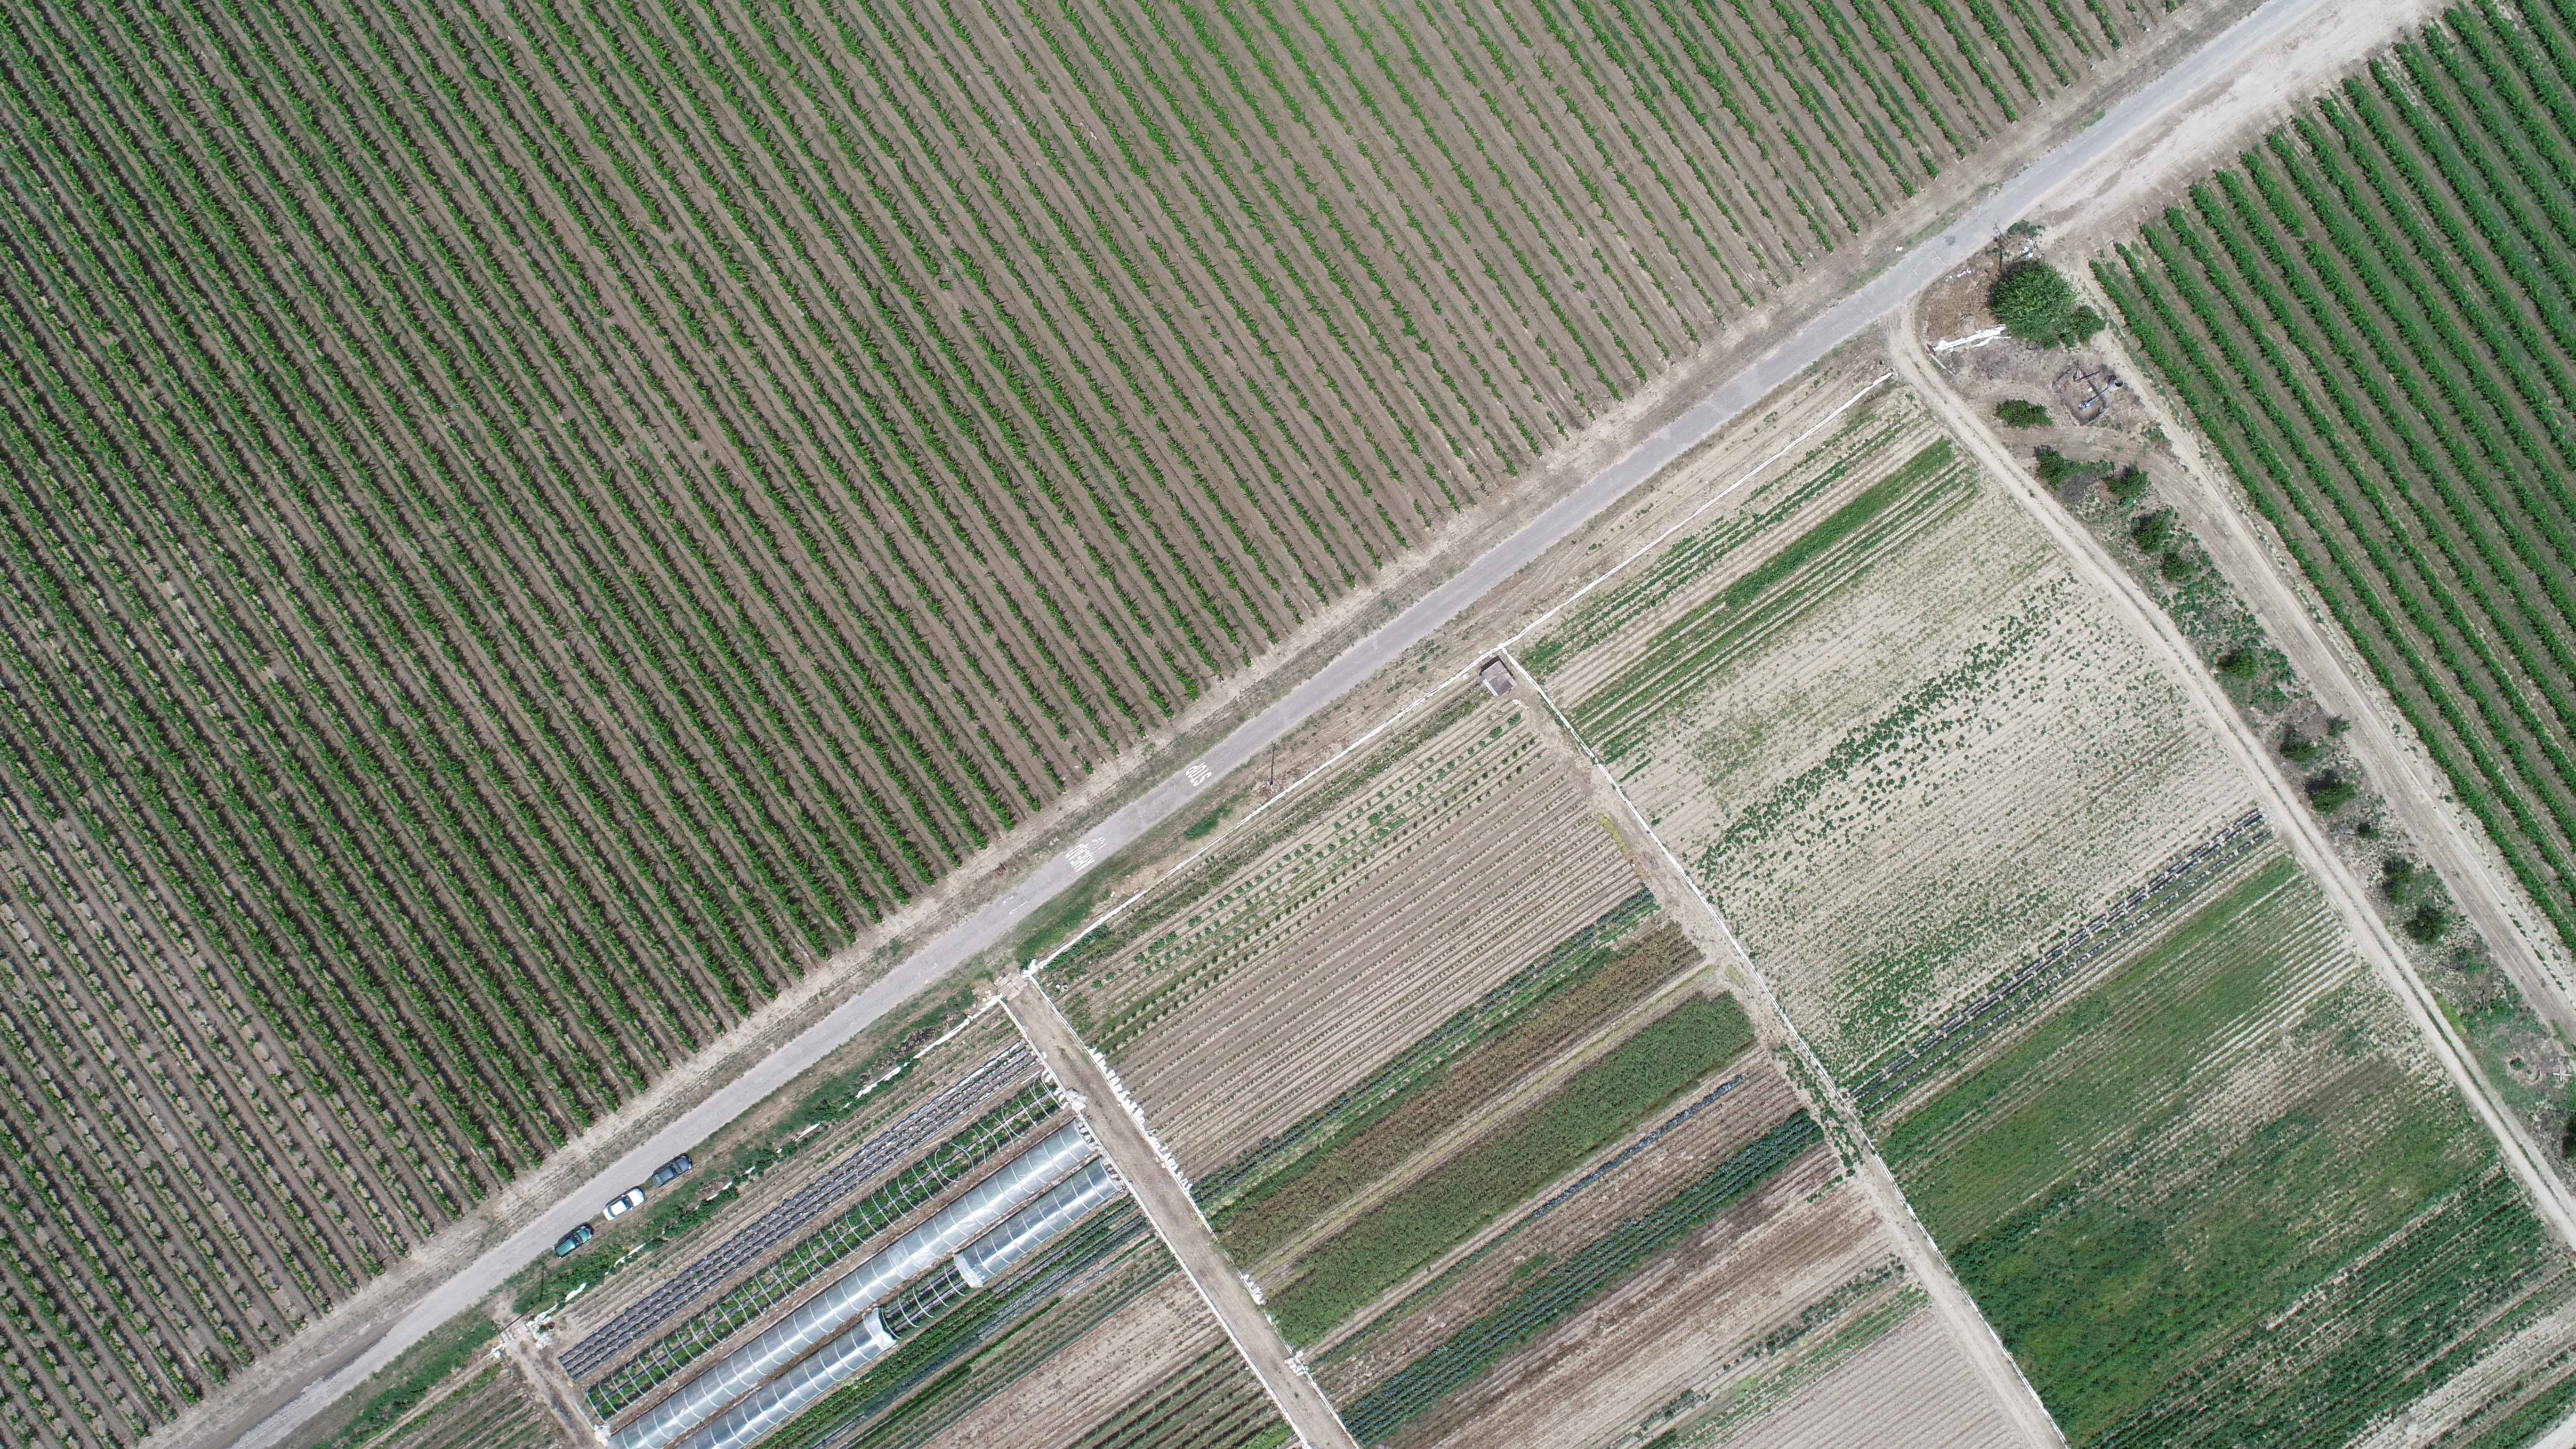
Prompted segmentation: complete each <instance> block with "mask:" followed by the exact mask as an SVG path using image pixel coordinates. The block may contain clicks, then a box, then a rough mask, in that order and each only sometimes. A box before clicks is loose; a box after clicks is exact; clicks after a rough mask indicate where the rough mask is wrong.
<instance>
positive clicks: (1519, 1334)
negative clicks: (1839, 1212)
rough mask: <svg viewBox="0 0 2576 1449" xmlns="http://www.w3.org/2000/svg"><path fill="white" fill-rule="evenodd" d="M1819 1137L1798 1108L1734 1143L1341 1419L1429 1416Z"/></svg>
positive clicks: (1375, 1429)
mask: <svg viewBox="0 0 2576 1449" xmlns="http://www.w3.org/2000/svg"><path fill="white" fill-rule="evenodd" d="M1821 1140H1822V1136H1821V1134H1819V1133H1818V1132H1817V1131H1816V1124H1815V1123H1814V1122H1813V1121H1812V1120H1810V1119H1809V1118H1808V1116H1807V1114H1806V1111H1805V1110H1804V1109H1803V1108H1802V1109H1800V1110H1799V1111H1797V1112H1795V1113H1793V1114H1791V1115H1790V1117H1789V1118H1788V1120H1786V1121H1784V1122H1782V1123H1781V1124H1780V1125H1779V1126H1777V1127H1774V1128H1772V1129H1771V1130H1770V1131H1769V1132H1766V1133H1764V1134H1763V1135H1762V1136H1761V1137H1760V1138H1758V1139H1756V1140H1755V1141H1753V1142H1751V1143H1748V1144H1746V1145H1745V1146H1744V1147H1742V1148H1739V1149H1738V1150H1737V1151H1736V1152H1735V1153H1734V1154H1733V1155H1732V1156H1730V1157H1728V1158H1727V1159H1726V1160H1725V1161H1724V1162H1721V1163H1719V1164H1718V1165H1717V1166H1716V1167H1714V1168H1711V1169H1710V1170H1709V1172H1708V1174H1707V1175H1706V1176H1704V1177H1702V1178H1700V1180H1699V1181H1697V1182H1694V1183H1692V1184H1691V1185H1690V1186H1688V1187H1686V1188H1683V1189H1682V1190H1681V1191H1680V1192H1677V1193H1675V1194H1673V1195H1672V1196H1671V1197H1668V1198H1666V1199H1664V1201H1663V1202H1662V1203H1660V1204H1658V1205H1657V1206H1655V1207H1654V1208H1653V1209H1651V1210H1649V1211H1647V1212H1645V1213H1643V1214H1640V1215H1639V1216H1637V1217H1633V1218H1630V1219H1628V1220H1627V1221H1625V1222H1623V1223H1621V1224H1619V1226H1617V1227H1615V1228H1612V1229H1611V1230H1610V1231H1608V1232H1606V1233H1604V1234H1602V1235H1601V1236H1600V1237H1597V1238H1595V1239H1593V1240H1592V1241H1591V1242H1589V1243H1586V1244H1584V1245H1583V1246H1582V1247H1581V1248H1578V1249H1576V1250H1575V1251H1574V1252H1573V1253H1572V1254H1571V1255H1569V1256H1568V1257H1566V1259H1565V1260H1564V1261H1562V1262H1560V1263H1557V1264H1556V1265H1554V1266H1553V1267H1551V1268H1549V1269H1548V1270H1547V1271H1546V1272H1545V1273H1544V1274H1543V1275H1541V1276H1540V1278H1539V1279H1538V1281H1537V1282H1535V1283H1532V1284H1531V1285H1530V1286H1529V1287H1527V1288H1524V1289H1522V1290H1521V1291H1520V1292H1519V1293H1516V1294H1514V1295H1513V1296H1512V1297H1511V1299H1510V1300H1509V1301H1507V1302H1505V1303H1504V1304H1503V1305H1502V1306H1501V1307H1499V1308H1496V1309H1494V1310H1492V1311H1491V1312H1488V1313H1486V1314H1484V1315H1483V1316H1481V1317H1479V1318H1477V1319H1475V1320H1474V1321H1472V1322H1470V1323H1469V1324H1468V1325H1467V1326H1466V1327H1464V1328H1462V1329H1460V1330H1458V1332H1456V1333H1455V1334H1452V1335H1451V1336H1450V1337H1448V1338H1447V1339H1445V1340H1443V1341H1442V1342H1441V1344H1440V1345H1439V1347H1437V1348H1434V1349H1432V1350H1431V1351H1430V1352H1429V1353H1426V1354H1424V1355H1423V1356H1422V1357H1420V1358H1418V1359H1415V1360H1414V1361H1413V1362H1411V1363H1409V1364H1406V1365H1405V1366H1404V1367H1403V1368H1401V1369H1399V1370H1397V1371H1396V1373H1395V1376H1394V1377H1392V1378H1390V1379H1388V1380H1387V1381H1386V1382H1385V1383H1383V1384H1380V1385H1378V1386H1377V1387H1376V1388H1375V1389H1373V1390H1371V1391H1369V1393H1367V1394H1366V1395H1364V1396H1362V1397H1361V1398H1360V1400H1359V1401H1358V1402H1357V1403H1354V1404H1353V1405H1351V1407H1350V1408H1349V1409H1348V1410H1347V1411H1345V1412H1344V1413H1343V1415H1342V1422H1343V1423H1344V1424H1347V1425H1348V1426H1350V1431H1351V1434H1352V1435H1353V1437H1355V1438H1357V1439H1359V1440H1360V1441H1361V1442H1362V1443H1371V1442H1375V1441H1376V1440H1379V1439H1382V1438H1384V1437H1385V1436H1386V1435H1388V1434H1390V1433H1392V1432H1394V1431H1395V1430H1396V1429H1397V1428H1399V1427H1401V1426H1403V1425H1404V1424H1406V1423H1409V1422H1411V1421H1412V1420H1414V1419H1416V1418H1419V1417H1421V1416H1422V1415H1423V1414H1424V1413H1426V1412H1428V1411H1429V1410H1430V1408H1431V1406H1432V1405H1434V1404H1436V1403H1438V1402H1439V1401H1440V1400H1441V1399H1443V1398H1445V1397H1447V1396H1448V1395H1449V1394H1450V1393H1451V1392H1453V1391H1455V1390H1456V1389H1458V1388H1459V1387H1460V1386H1462V1385H1464V1384H1466V1383H1468V1382H1470V1381H1471V1380H1474V1379H1476V1378H1478V1377H1480V1376H1482V1375H1483V1374H1484V1373H1485V1371H1486V1370H1488V1369H1490V1368H1492V1367H1493V1366H1494V1364H1495V1363H1497V1362H1499V1361H1500V1360H1501V1359H1502V1357H1503V1356H1504V1355H1505V1354H1507V1353H1510V1352H1511V1351H1512V1350H1514V1349H1516V1348H1519V1347H1520V1346H1521V1345H1523V1344H1525V1343H1528V1342H1529V1341H1530V1340H1532V1339H1534V1338H1536V1337H1538V1336H1539V1334H1541V1333H1543V1332H1545V1331H1546V1330H1547V1328H1548V1327H1549V1326H1550V1325H1552V1324H1554V1323H1557V1322H1559V1321H1560V1320H1562V1319H1565V1318H1567V1317H1569V1316H1570V1315H1572V1314H1573V1313H1575V1312H1576V1311H1577V1310H1579V1309H1581V1308H1582V1307H1583V1306H1584V1305H1586V1304H1588V1303H1590V1302H1592V1301H1593V1300H1594V1299H1596V1298H1599V1297H1600V1296H1601V1295H1602V1294H1603V1293H1606V1292H1608V1291H1609V1290H1610V1289H1611V1288H1613V1287H1615V1286H1617V1285H1618V1284H1619V1283H1620V1282H1622V1281H1623V1280H1625V1279H1626V1278H1627V1277H1628V1275H1629V1274H1631V1273H1633V1272H1635V1271H1636V1270H1637V1269H1638V1268H1639V1267H1641V1266H1643V1265H1644V1264H1645V1262H1646V1261H1647V1260H1648V1259H1650V1258H1652V1257H1653V1256H1655V1255H1656V1254H1657V1253H1660V1252H1662V1251H1663V1250H1664V1249H1665V1248H1667V1247H1669V1246H1671V1245H1672V1244H1673V1243H1674V1242H1676V1241H1678V1240H1679V1239H1680V1238H1681V1237H1682V1236H1683V1235H1685V1234H1687V1233H1689V1232H1691V1231H1692V1230H1693V1229H1695V1228H1698V1227H1700V1226H1701V1225H1702V1224H1705V1223H1707V1222H1708V1221H1709V1220H1710V1219H1712V1218H1714V1217H1716V1216H1717V1215H1718V1214H1719V1213H1721V1212H1723V1211H1725V1210H1726V1209H1727V1207H1729V1206H1730V1205H1732V1204H1733V1203H1735V1202H1736V1201H1737V1200H1739V1199H1741V1198H1742V1197H1743V1196H1744V1195H1745V1194H1747V1193H1749V1192H1751V1191H1753V1189H1755V1188H1756V1187H1759V1186H1761V1185H1762V1183H1763V1182H1764V1181H1765V1180H1767V1179H1768V1178H1769V1177H1771V1175H1772V1174H1774V1173H1776V1172H1778V1171H1779V1170H1780V1169H1781V1168H1783V1167H1786V1166H1787V1165H1788V1164H1789V1163H1790V1162H1791V1161H1793V1160H1795V1159H1796V1158H1797V1157H1798V1155H1799V1154H1800V1153H1803V1152H1805V1151H1806V1150H1807V1149H1808V1148H1810V1147H1812V1146H1814V1145H1815V1144H1816V1143H1817V1142H1819V1141H1821Z"/></svg>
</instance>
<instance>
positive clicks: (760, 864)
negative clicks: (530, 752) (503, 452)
mask: <svg viewBox="0 0 2576 1449" xmlns="http://www.w3.org/2000/svg"><path fill="white" fill-rule="evenodd" d="M465 283H466V285H468V286H471V285H472V281H471V279H470V278H469V279H465ZM514 310H524V304H519V306H518V307H516V308H514ZM503 335H504V336H507V332H506V329H503ZM539 386H542V384H541V383H540V384H539ZM505 435H506V433H505V432H503V433H495V432H494V431H493V430H489V429H487V430H486V433H485V437H486V440H487V442H488V440H489V439H490V438H492V437H495V436H505ZM469 452H470V450H469ZM513 457H514V462H517V463H518V470H517V471H518V473H519V476H520V479H521V481H523V482H532V481H533V480H532V479H531V478H530V471H531V470H530V467H529V465H528V464H527V463H526V462H525V461H524V460H521V459H518V458H516V456H515V455H513ZM469 461H479V460H473V459H469ZM561 470H562V462H561V459H560V458H553V459H548V460H545V464H544V466H543V467H542V468H541V469H540V470H539V471H540V472H541V473H543V474H549V475H551V474H559V473H560V472H561ZM486 481H487V482H488V480H486ZM575 501H576V503H579V502H581V501H582V500H580V499H578V498H577V499H576V500H575ZM620 502H621V503H623V504H625V505H626V507H627V509H628V512H629V518H630V520H632V519H634V518H636V517H637V516H638V515H637V514H636V513H635V511H634V510H635V508H636V505H635V503H634V502H633V500H631V499H629V498H625V497H623V496H621V497H620ZM433 516H434V515H433ZM586 516H588V517H589V518H590V520H591V521H592V522H593V523H594V525H595V526H596V525H597V522H598V520H597V515H596V510H595V509H591V510H587V511H586ZM648 537H649V535H648ZM660 561H661V562H662V563H663V565H664V568H665V569H666V570H667V569H668V567H669V559H668V553H667V550H664V551H662V555H661V560H660ZM594 577H595V574H594ZM684 595H685V591H684ZM685 596H688V597H692V598H693V597H694V596H693V595H685ZM612 597H614V595H612ZM583 617H584V621H585V623H588V624H591V625H593V626H594V627H595V626H596V620H595V618H592V617H590V616H588V615H586V614H585V615H584V616H583ZM627 617H629V618H631V617H632V614H631V611H630V612H629V613H628V615H627ZM731 635H732V631H731V630H721V631H719V630H718V629H715V628H709V629H708V630H707V632H706V636H703V637H713V638H718V639H722V640H724V641H726V642H727V643H728V644H729V642H730V638H731ZM716 652H717V653H718V655H719V656H720V657H722V656H724V655H726V654H727V653H728V652H729V651H728V650H727V649H723V648H719V649H717V651H716ZM608 657H609V658H610V659H611V660H612V661H614V660H616V659H618V658H619V655H618V654H617V652H615V651H614V650H613V649H611V650H609V651H608ZM682 657H683V658H688V659H690V660H691V661H692V662H694V656H691V655H687V654H685V653H683V655H682ZM701 678H702V679H703V675H702V676H701ZM684 758H693V757H692V756H688V755H686V754H685V752H684ZM723 758H725V759H726V764H727V768H728V770H729V772H730V773H731V774H733V775H734V777H735V778H736V779H737V780H738V781H739V780H740V779H742V778H743V775H744V766H743V765H742V763H741V761H740V759H739V758H738V757H733V756H723ZM755 868H756V869H758V870H759V872H760V873H761V875H762V876H763V878H764V879H766V880H768V881H770V882H771V883H772V885H773V887H774V886H775V884H776V882H777V880H778V878H779V877H778V868H777V866H776V865H775V863H774V862H771V861H769V860H767V859H766V858H765V857H762V858H759V859H758V860H757V862H756V867H755ZM790 914H791V916H792V915H794V911H793V909H792V908H791V910H790Z"/></svg>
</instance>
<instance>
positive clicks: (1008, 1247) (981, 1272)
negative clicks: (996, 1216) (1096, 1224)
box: [957, 1159, 1127, 1288]
mask: <svg viewBox="0 0 2576 1449" xmlns="http://www.w3.org/2000/svg"><path fill="white" fill-rule="evenodd" d="M1126 1190H1127V1185H1126V1184H1125V1183H1123V1182H1120V1181H1119V1180H1118V1179H1117V1178H1116V1177H1114V1176H1112V1175H1110V1171H1109V1164H1108V1163H1106V1162H1101V1161H1098V1160H1096V1159H1095V1160H1094V1161H1093V1162H1092V1164H1091V1165H1090V1166H1089V1167H1086V1168H1084V1169H1083V1170H1082V1171H1080V1172H1077V1173H1075V1174H1074V1175H1073V1176H1071V1177H1068V1178H1066V1179H1065V1180H1064V1181H1062V1182H1060V1183H1057V1184H1056V1185H1055V1186H1054V1187H1053V1188H1052V1189H1050V1190H1049V1191H1048V1193H1047V1195H1046V1196H1044V1197H1042V1198H1039V1199H1038V1200H1037V1201H1036V1202H1033V1203H1030V1204H1029V1205H1028V1206H1027V1207H1024V1208H1022V1209H1020V1210H1019V1211H1018V1212H1015V1213H1013V1214H1011V1216H1010V1217H1009V1219H1008V1220H1006V1221H1005V1222H1003V1224H1002V1225H1001V1226H1000V1227H998V1228H995V1229H993V1230H992V1231H991V1232H989V1233H986V1234H985V1235H984V1236H982V1237H980V1238H977V1239H976V1240H975V1241H974V1242H972V1243H970V1244H968V1245H967V1246H966V1248H965V1250H964V1251H962V1252H960V1253H959V1254H958V1255H957V1276H959V1277H961V1278H963V1279H965V1280H966V1285H967V1286H968V1287H970V1288H981V1287H983V1286H984V1285H985V1284H987V1283H989V1282H991V1281H993V1279H994V1278H995V1277H997V1276H998V1275H1000V1274H1001V1273H1003V1272H1005V1271H1007V1270H1008V1269H1009V1268H1010V1266H1011V1265H1012V1264H1014V1263H1016V1262H1018V1261H1020V1260H1021V1259H1022V1258H1025V1257H1027V1256H1028V1255H1029V1254H1031V1253H1034V1252H1036V1251H1037V1250H1038V1249H1040V1248H1042V1247H1045V1246H1046V1245H1047V1244H1048V1243H1050V1242H1053V1241H1054V1240H1055V1237H1056V1235H1057V1234H1059V1233H1061V1232H1063V1231H1064V1230H1065V1229H1067V1228H1070V1227H1072V1226H1073V1225H1074V1224H1075V1223H1078V1222H1080V1221H1082V1219H1083V1217H1084V1216H1085V1215H1086V1214H1088V1213H1089V1212H1090V1211H1091V1210H1092V1209H1093V1208H1096V1207H1098V1206H1100V1205H1101V1204H1102V1203H1105V1202H1107V1201H1109V1200H1110V1199H1111V1198H1113V1197H1116V1196H1117V1195H1118V1194H1120V1193H1122V1192H1125V1191H1126Z"/></svg>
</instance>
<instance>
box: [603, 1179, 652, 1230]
mask: <svg viewBox="0 0 2576 1449" xmlns="http://www.w3.org/2000/svg"><path fill="white" fill-rule="evenodd" d="M643 1205H644V1189H642V1188H640V1187H630V1188H628V1189H626V1196H624V1197H621V1198H619V1199H618V1200H617V1201H615V1202H613V1203H610V1204H609V1205H608V1220H609V1221H610V1222H615V1221H616V1220H618V1219H619V1218H622V1217H624V1216H626V1215H627V1214H628V1213H631V1212H633V1211H635V1210H636V1209H637V1208H640V1207H642V1206H643Z"/></svg>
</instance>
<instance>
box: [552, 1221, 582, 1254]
mask: <svg viewBox="0 0 2576 1449" xmlns="http://www.w3.org/2000/svg"><path fill="white" fill-rule="evenodd" d="M589 1241H590V1224H588V1223H583V1224H582V1225H581V1226H580V1227H577V1228H575V1229H573V1230H572V1231H571V1232H568V1233H566V1234H564V1235H563V1238H562V1240H561V1241H559V1242H557V1243H556V1244H555V1256H556V1257H558V1258H569V1257H571V1256H572V1251H573V1249H575V1248H578V1247H580V1246H581V1245H582V1244H584V1243H587V1242H589Z"/></svg>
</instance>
